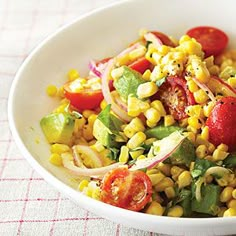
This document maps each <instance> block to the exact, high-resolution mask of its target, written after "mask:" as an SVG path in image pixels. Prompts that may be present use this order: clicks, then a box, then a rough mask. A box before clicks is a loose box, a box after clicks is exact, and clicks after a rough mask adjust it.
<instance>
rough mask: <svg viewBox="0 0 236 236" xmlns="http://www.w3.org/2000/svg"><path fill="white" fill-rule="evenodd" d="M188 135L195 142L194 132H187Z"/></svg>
mask: <svg viewBox="0 0 236 236" xmlns="http://www.w3.org/2000/svg"><path fill="white" fill-rule="evenodd" d="M186 137H187V138H188V139H189V140H190V141H191V142H192V143H194V142H195V140H196V135H195V134H194V133H193V132H187V133H186Z"/></svg>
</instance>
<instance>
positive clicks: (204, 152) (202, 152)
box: [196, 144, 208, 158]
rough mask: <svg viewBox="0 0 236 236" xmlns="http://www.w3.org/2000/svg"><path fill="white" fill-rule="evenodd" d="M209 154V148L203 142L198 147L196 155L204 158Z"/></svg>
mask: <svg viewBox="0 0 236 236" xmlns="http://www.w3.org/2000/svg"><path fill="white" fill-rule="evenodd" d="M207 154H208V150H207V147H206V145H204V144H202V145H199V146H198V147H197V148H196V156H197V157H198V158H204V157H206V156H207Z"/></svg>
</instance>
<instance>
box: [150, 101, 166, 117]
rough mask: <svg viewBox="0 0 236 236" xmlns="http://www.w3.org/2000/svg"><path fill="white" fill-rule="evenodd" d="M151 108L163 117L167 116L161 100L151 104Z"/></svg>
mask: <svg viewBox="0 0 236 236" xmlns="http://www.w3.org/2000/svg"><path fill="white" fill-rule="evenodd" d="M151 107H153V108H155V109H156V110H157V111H159V113H160V115H161V116H165V115H166V111H165V108H164V106H163V104H162V102H161V101H160V100H154V101H153V102H152V103H151Z"/></svg>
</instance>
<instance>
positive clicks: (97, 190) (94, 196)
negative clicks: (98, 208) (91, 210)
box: [91, 188, 101, 200]
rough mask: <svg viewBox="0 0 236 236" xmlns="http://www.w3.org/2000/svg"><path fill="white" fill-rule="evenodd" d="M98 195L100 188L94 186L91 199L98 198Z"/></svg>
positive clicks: (99, 194)
mask: <svg viewBox="0 0 236 236" xmlns="http://www.w3.org/2000/svg"><path fill="white" fill-rule="evenodd" d="M100 196H101V190H100V188H95V189H94V190H93V191H92V196H91V197H92V198H93V199H96V200H99V199H100Z"/></svg>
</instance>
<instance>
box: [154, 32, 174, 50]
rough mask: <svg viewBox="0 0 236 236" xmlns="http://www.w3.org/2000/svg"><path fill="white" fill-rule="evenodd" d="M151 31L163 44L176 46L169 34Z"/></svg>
mask: <svg viewBox="0 0 236 236" xmlns="http://www.w3.org/2000/svg"><path fill="white" fill-rule="evenodd" d="M151 33H152V34H154V35H155V36H156V37H157V38H159V39H160V40H161V42H162V43H163V44H165V45H167V46H170V47H175V46H176V45H175V44H174V43H173V42H172V41H171V39H170V38H169V37H168V36H167V35H165V34H163V33H161V32H158V31H151Z"/></svg>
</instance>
